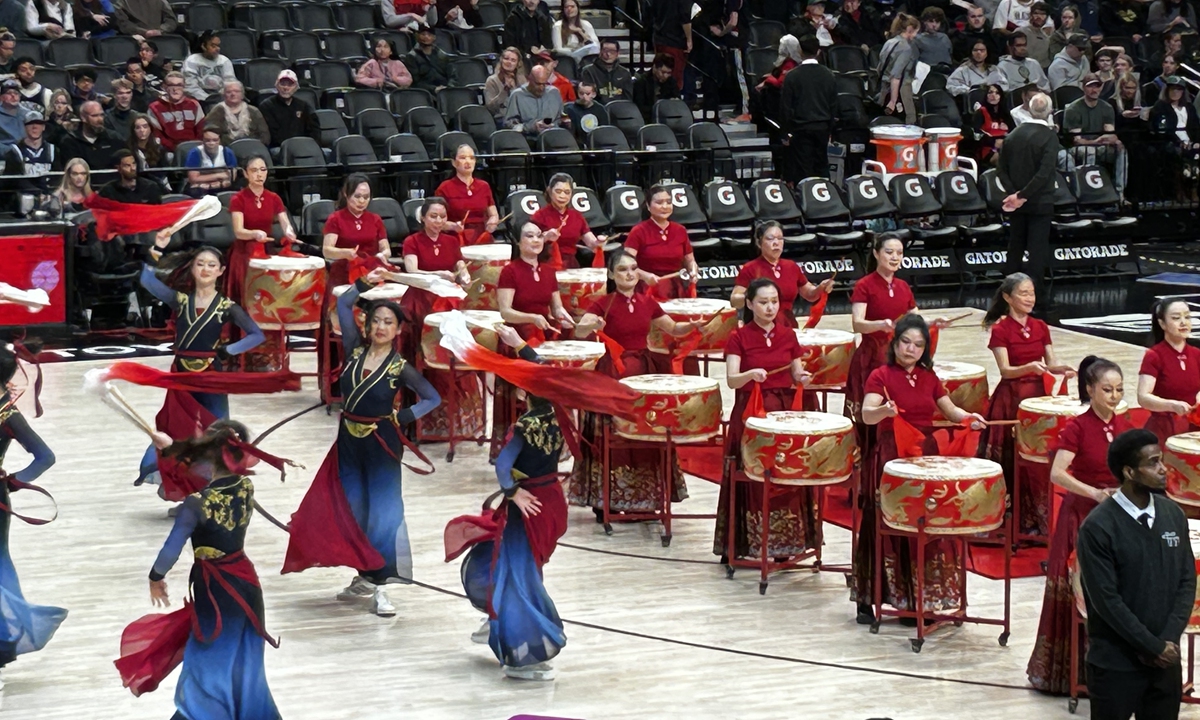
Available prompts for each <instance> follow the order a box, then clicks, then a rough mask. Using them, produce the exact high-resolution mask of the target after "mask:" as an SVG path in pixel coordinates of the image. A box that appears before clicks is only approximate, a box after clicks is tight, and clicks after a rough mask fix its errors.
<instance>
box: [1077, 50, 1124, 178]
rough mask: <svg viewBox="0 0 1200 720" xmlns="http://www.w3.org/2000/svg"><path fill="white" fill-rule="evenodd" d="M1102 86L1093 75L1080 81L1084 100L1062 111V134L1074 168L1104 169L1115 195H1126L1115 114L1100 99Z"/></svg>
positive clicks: (1088, 75)
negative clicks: (1096, 166) (1111, 181)
mask: <svg viewBox="0 0 1200 720" xmlns="http://www.w3.org/2000/svg"><path fill="white" fill-rule="evenodd" d="M1103 88H1104V82H1103V81H1101V80H1100V78H1099V77H1097V76H1096V74H1095V73H1088V74H1087V75H1086V76H1085V77H1084V78H1083V97H1081V98H1079V99H1078V100H1076V101H1074V102H1072V103H1071V104H1069V105H1067V107H1066V108H1065V109H1064V110H1063V130H1064V131H1066V133H1067V135H1068V136H1069V139H1070V150H1069V152H1070V154H1071V156H1072V157H1074V158H1075V163H1076V164H1077V165H1106V166H1108V167H1109V168H1110V169H1111V173H1112V178H1113V185H1114V186H1115V187H1116V189H1117V193H1119V194H1121V195H1122V196H1124V194H1125V172H1126V165H1125V164H1126V157H1125V146H1124V145H1123V144H1122V143H1121V140H1120V139H1119V138H1118V137H1117V135H1116V130H1117V113H1116V111H1115V110H1113V106H1112V105H1109V104H1108V103H1106V102H1104V101H1103V100H1101V99H1100V91H1101V90H1102V89H1103Z"/></svg>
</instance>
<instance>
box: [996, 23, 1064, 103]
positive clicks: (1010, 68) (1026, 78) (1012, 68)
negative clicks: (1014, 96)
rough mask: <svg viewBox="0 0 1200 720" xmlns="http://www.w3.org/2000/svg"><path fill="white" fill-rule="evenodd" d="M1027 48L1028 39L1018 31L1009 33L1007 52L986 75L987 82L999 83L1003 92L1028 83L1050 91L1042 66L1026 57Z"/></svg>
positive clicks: (1044, 90)
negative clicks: (990, 72) (987, 75)
mask: <svg viewBox="0 0 1200 720" xmlns="http://www.w3.org/2000/svg"><path fill="white" fill-rule="evenodd" d="M1028 49H1029V40H1028V38H1026V37H1025V36H1024V35H1022V34H1020V33H1013V34H1012V35H1009V36H1008V52H1009V54H1008V55H1004V56H1002V57H1001V58H1000V62H999V63H998V64H997V65H996V69H995V70H993V71H992V74H991V75H990V76H989V77H988V82H989V83H995V84H997V85H999V86H1000V87H1001V88H1003V89H1004V91H1005V92H1008V91H1009V90H1012V89H1014V88H1019V87H1025V86H1026V85H1029V84H1030V83H1032V84H1034V85H1037V86H1038V89H1039V90H1042V91H1043V92H1050V82H1049V81H1048V80H1046V73H1044V72H1042V66H1041V65H1038V64H1037V61H1036V60H1031V59H1029V58H1028V57H1026V53H1027V51H1028Z"/></svg>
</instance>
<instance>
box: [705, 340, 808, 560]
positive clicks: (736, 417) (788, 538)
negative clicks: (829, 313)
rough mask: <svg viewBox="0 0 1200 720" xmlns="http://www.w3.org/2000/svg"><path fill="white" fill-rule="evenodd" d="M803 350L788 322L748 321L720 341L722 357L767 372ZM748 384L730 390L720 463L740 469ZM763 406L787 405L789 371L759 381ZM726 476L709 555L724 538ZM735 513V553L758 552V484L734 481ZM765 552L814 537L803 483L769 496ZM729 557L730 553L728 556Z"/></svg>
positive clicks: (801, 546)
mask: <svg viewBox="0 0 1200 720" xmlns="http://www.w3.org/2000/svg"><path fill="white" fill-rule="evenodd" d="M802 354H803V350H802V349H801V347H800V343H799V341H798V340H797V339H796V333H795V332H793V331H792V329H791V328H790V327H786V326H784V325H783V324H782V323H779V322H776V323H775V324H774V325H773V326H772V328H771V329H770V330H769V331H768V330H764V329H763V328H762V327H761V326H760V325H759V324H758V323H756V322H753V321H751V322H748V323H746V324H745V325H743V326H742V327H740V328H738V330H737V331H736V332H735V333H734V334H733V335H732V336H730V338H729V342H728V343H726V345H725V358H726V360H728V359H729V357H730V356H731V355H737V356H738V357H740V358H741V359H742V364H741V370H742V372H745V371H746V370H755V369H761V370H766V371H768V372H769V371H771V370H774V369H776V368H779V367H783V366H784V365H788V364H790V363H791V362H792V361H793V360H795V359H796V358H798V357H800V356H801V355H802ZM753 389H754V386H753V383H752V382H751V383H747V384H746V385H744V386H742V387H741V388H740V389H738V390H737V391H736V393H735V394H734V398H735V399H734V403H733V413H732V414H731V415H730V416H729V433H728V435H727V436H726V438H725V457H726V463H725V466H726V467H727V468H728V467H731V466H732V467H733V468H735V469H738V470H740V469H741V467H742V433H743V432H744V431H745V421H744V420H743V419H742V415H743V414H745V411H746V404H747V403H748V402H749V400H750V395H751V392H752V391H753ZM760 389H761V391H762V400H763V409H764V410H766V411H767V412H777V411H780V410H790V409H791V408H792V403H793V401H794V400H795V396H796V392H797V390H796V387H795V383H794V382H793V381H792V374H791V372H789V371H787V370H784V371H782V372H778V373H775V374H774V375H769V376H768V377H767V379H766V380H765V381H763V383H762V387H761V388H760ZM732 487H733V483H732V479H731V478H729V477H723V478H722V480H721V496H720V497H721V499H720V501H719V502H718V503H717V530H716V534H715V536H714V537H713V554H714V555H725V552H726V546H727V544H728V540H729V536H728V533H729V530H728V523H729V517H728V515H729V492H730V490H731V489H732ZM736 501H737V507H738V512H737V516H736V517H735V518H734V550H735V552H736V555H737V557H758V556H760V555H761V554H762V551H761V547H760V546H759V539H760V538H761V530H760V529H761V528H762V521H763V518H762V488H761V486H758V485H754V486H751V484H750V483H739V484H738V486H737V497H736ZM768 522H769V523H770V527H771V536H770V545H769V547H768V548H767V555H768V556H770V557H788V556H792V555H799V554H800V553H802V552H804V551H805V550H807V549H809V548H811V547H812V546H813V543H814V542H815V541H816V532H817V526H816V523H817V506H816V500H815V497H814V495H813V493H812V492H811V491H810V490H809V489H808V488H797V489H796V490H795V491H793V492H791V493H787V494H782V495H779V496H778V497H776V498H775V499H773V500H772V501H771V511H770V518H769V520H768ZM731 559H732V558H731Z"/></svg>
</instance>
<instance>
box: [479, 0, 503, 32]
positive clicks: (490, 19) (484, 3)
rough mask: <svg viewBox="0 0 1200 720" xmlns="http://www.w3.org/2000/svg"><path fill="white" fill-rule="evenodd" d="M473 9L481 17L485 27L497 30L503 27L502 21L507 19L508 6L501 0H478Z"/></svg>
mask: <svg viewBox="0 0 1200 720" xmlns="http://www.w3.org/2000/svg"><path fill="white" fill-rule="evenodd" d="M475 9H476V10H478V11H479V16H480V17H481V18H483V26H484V27H485V28H491V29H496V30H499V29H500V28H502V27H504V21H505V20H507V19H508V6H507V5H505V4H504V3H502V2H496V0H480V3H479V5H478V6H477V7H476V8H475Z"/></svg>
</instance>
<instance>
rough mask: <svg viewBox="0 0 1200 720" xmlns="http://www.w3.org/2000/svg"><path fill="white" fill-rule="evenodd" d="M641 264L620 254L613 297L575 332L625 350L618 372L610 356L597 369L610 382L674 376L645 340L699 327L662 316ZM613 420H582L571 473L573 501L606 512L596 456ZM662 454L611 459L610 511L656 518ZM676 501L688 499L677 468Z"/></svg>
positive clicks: (611, 274)
mask: <svg viewBox="0 0 1200 720" xmlns="http://www.w3.org/2000/svg"><path fill="white" fill-rule="evenodd" d="M639 285H640V280H639V278H638V266H637V258H635V257H634V256H632V255H630V254H629V253H627V252H625V251H624V250H617V251H616V252H614V253H613V254H612V255H610V256H609V258H608V294H607V295H605V296H604V297H603V298H600V299H598V300H596V302H594V303H592V306H591V307H589V308H588V309H587V311H586V312H585V313H584V315H583V317H582V318H580V319H579V324H578V325H576V326H575V337H577V338H586V337H589V336H591V335H593V334H594V333H596V332H603V333H604V334H605V335H607V336H608V337H609V339H610V340H612V341H613V342H615V343H616V344H617V345H619V346H620V347H621V349H622V352H621V356H620V358H619V360H620V363H621V368H620V369H618V368H617V360H618V359H617V358H614V357H613V355H612V351H613V349H612V348H611V347H610V348H609V354H607V355H605V356H604V357H602V358H601V359H600V362H598V363H597V364H596V371H597V372H602V373H604V374H606V375H608V376H609V377H614V378H623V377H632V376H634V375H648V374H653V373H670V372H671V362H670V356H669V355H665V354H662V353H653V352H650V350H649V349H648V348H647V347H646V336H647V335H648V334H649V333H650V328H651V326H653V327H657V328H658V329H659V330H662V331H663V332H665V333H668V334H670V335H676V336H678V335H685V334H687V333H688V332H691V330H692V328H694V327H695V324H694V323H691V322H675V321H674V320H672V319H671V316H670V315H667V314H666V313H665V312H663V309H662V307H661V306H660V305H659V304H658V301H657V300H655V299H654V298H653V297H651V296H650V294H649V293H647V292H645V291H644V290H641V291H639V289H638V288H639ZM608 421H609V420H608V418H606V417H603V416H599V415H596V414H595V413H584V415H583V418H582V420H581V425H582V433H583V436H584V438H585V439H586V440H587V441H588V442H586V443H582V444H581V447H580V453H581V455H582V456H581V457H580V458H579V461H578V462H577V463H576V464H575V469H574V471H572V473H571V484H570V489H569V494H568V498H569V499H570V501H571V502H572V503H574V504H576V505H582V506H583V507H590V508H593V509H595V510H596V517H597V518H598V519H599V518H601V517H602V516H603V513H602V511H601V501H602V490H601V482H602V479H603V476H602V472H603V468H602V464H603V458H602V457H600V455H599V454H597V453H596V452H594V451H593V450H592V447H593V443H595V444H596V446H597V447H598V445H599V441H600V435H601V432H602V427H601V425H600V423H602V422H608ZM660 457H661V455H660V453H658V452H657V451H654V450H648V451H647V450H617V451H613V453H612V457H611V459H610V472H611V474H612V481H611V483H610V486H609V496H608V505H609V509H610V510H611V511H612V512H614V513H620V512H638V513H642V512H652V511H654V510H656V509H658V507H659V504H660V499H659V498H660V497H661V492H660V491H659V484H658V479H659V477H660V476H661V475H662V469H661V467H659V458H660ZM671 475H672V478H673V479H672V483H673V484H672V488H671V500H672V501H673V502H679V501H681V500H685V499H686V498H687V496H688V494H687V486H686V485H685V484H684V482H683V473H682V472H681V471H680V470H679V466H678V463H676V466H675V467H674V468H673V469H672V473H671Z"/></svg>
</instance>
